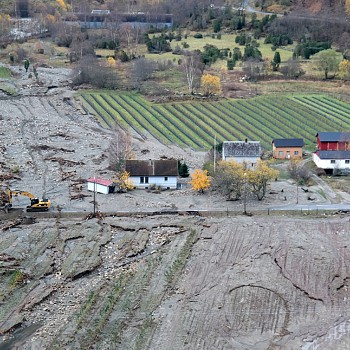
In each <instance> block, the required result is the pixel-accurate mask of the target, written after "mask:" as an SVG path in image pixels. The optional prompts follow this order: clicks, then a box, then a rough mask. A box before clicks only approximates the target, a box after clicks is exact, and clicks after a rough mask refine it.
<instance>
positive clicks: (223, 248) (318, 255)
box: [150, 219, 350, 350]
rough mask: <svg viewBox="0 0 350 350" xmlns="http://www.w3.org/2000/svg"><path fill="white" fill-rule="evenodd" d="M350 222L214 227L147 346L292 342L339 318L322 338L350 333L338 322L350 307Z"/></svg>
mask: <svg viewBox="0 0 350 350" xmlns="http://www.w3.org/2000/svg"><path fill="white" fill-rule="evenodd" d="M254 220H257V219H254ZM258 221H259V220H258ZM213 226H214V225H213ZM349 226H350V224H349V223H348V222H345V223H344V222H343V223H342V224H339V223H329V222H326V221H323V222H320V223H319V224H318V225H317V227H318V228H319V231H317V229H316V230H315V223H305V222H294V221H288V230H287V231H286V223H285V222H283V221H282V222H280V223H278V224H275V223H274V224H273V225H271V226H269V225H265V224H261V223H260V224H259V222H257V223H253V224H252V223H251V224H250V225H235V224H233V225H231V226H227V225H226V227H221V226H219V225H218V226H217V227H216V228H215V229H213V227H211V229H210V230H209V231H210V233H208V231H207V232H206V234H205V235H202V239H201V240H200V241H199V242H198V244H197V247H196V249H195V250H194V256H195V257H196V258H194V259H195V260H194V261H191V262H190V263H189V266H188V268H187V270H188V273H187V274H186V277H184V280H183V281H182V283H181V285H180V286H179V289H180V290H182V289H183V290H184V297H183V298H182V299H181V300H180V301H178V303H177V304H175V307H173V310H169V309H168V310H166V311H164V312H163V318H164V319H163V322H162V325H161V326H159V328H158V329H157V336H154V339H157V341H154V342H153V343H152V346H151V347H150V349H158V348H161V349H164V350H170V349H175V348H181V349H188V350H189V349H191V350H192V349H222V350H223V349H235V350H236V349H237V350H243V349H268V348H269V349H270V348H271V349H272V348H275V347H276V348H286V349H287V348H288V349H294V348H297V347H296V345H295V344H296V343H295V341H296V339H298V341H299V342H301V343H302V340H303V339H305V338H308V337H310V336H312V337H316V338H317V336H322V335H324V334H327V332H328V330H329V329H330V328H331V327H333V325H336V324H339V327H336V326H334V327H333V328H332V329H331V330H329V332H328V334H327V339H328V340H327V339H326V340H325V339H323V340H320V341H319V343H321V342H322V341H326V343H327V341H329V339H330V338H332V339H334V338H336V336H337V334H336V332H339V336H343V335H346V336H349V337H350V334H349V335H347V333H350V332H349V331H348V328H349V327H348V325H346V326H344V325H343V324H342V325H341V324H340V323H339V317H340V316H339V315H341V314H343V312H344V311H345V310H349V306H350V305H349V304H350V301H348V298H347V291H348V290H349V289H348V288H350V278H349V276H350V271H349V261H350V251H349V249H348V248H347V246H348V243H347V242H348V240H347V237H346V232H349V231H350V230H349V229H350V227H349ZM320 231H321V233H320ZM310 233H311V234H310ZM334 236H336V237H334ZM344 250H345V251H344ZM276 259H277V261H276ZM345 312H346V311H345ZM347 313H348V316H350V313H349V312H347ZM343 319H344V318H343ZM349 319H350V318H349ZM320 320H322V322H319V321H320ZM311 339H312V338H311ZM293 342H294V345H291V346H290V345H289V344H293ZM319 343H318V342H317V341H315V342H314V343H313V344H319ZM327 344H328V343H327ZM287 345H288V346H289V347H287ZM293 346H294V347H293ZM310 346H311V345H310ZM305 349H306V348H305Z"/></svg>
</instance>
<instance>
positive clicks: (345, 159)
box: [313, 150, 350, 175]
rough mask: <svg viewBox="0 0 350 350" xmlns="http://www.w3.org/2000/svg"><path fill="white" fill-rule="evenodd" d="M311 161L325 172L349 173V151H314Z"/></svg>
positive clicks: (335, 173)
mask: <svg viewBox="0 0 350 350" xmlns="http://www.w3.org/2000/svg"><path fill="white" fill-rule="evenodd" d="M313 161H314V162H315V164H316V166H317V167H318V168H321V169H324V170H325V172H326V173H327V174H333V175H337V174H340V173H345V174H349V173H350V151H320V150H318V151H316V152H315V153H314V154H313Z"/></svg>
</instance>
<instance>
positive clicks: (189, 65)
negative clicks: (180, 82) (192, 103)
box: [181, 51, 204, 94]
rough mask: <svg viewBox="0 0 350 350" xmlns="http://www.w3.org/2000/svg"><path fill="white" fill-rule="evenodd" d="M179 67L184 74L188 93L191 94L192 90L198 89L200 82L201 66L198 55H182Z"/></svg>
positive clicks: (186, 53) (193, 53) (192, 53)
mask: <svg viewBox="0 0 350 350" xmlns="http://www.w3.org/2000/svg"><path fill="white" fill-rule="evenodd" d="M181 66H182V68H183V71H184V73H185V77H186V82H187V87H188V92H189V93H190V94H193V90H194V89H195V88H196V87H199V85H200V80H201V77H202V74H203V68H204V67H203V64H202V61H201V58H200V55H199V54H198V53H196V52H188V51H186V52H185V53H184V57H183V59H182V63H181Z"/></svg>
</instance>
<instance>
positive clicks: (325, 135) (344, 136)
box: [316, 131, 350, 142]
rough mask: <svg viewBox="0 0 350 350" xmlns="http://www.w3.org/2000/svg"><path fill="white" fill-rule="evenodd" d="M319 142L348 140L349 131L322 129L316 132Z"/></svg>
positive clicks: (349, 138)
mask: <svg viewBox="0 0 350 350" xmlns="http://www.w3.org/2000/svg"><path fill="white" fill-rule="evenodd" d="M317 136H318V137H319V138H320V141H321V142H338V141H350V132H348V131H322V132H319V133H317V134H316V137H317Z"/></svg>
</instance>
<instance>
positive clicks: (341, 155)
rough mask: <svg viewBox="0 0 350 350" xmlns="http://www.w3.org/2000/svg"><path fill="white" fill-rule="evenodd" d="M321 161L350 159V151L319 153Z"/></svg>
mask: <svg viewBox="0 0 350 350" xmlns="http://www.w3.org/2000/svg"><path fill="white" fill-rule="evenodd" d="M316 154H317V155H318V157H319V158H320V159H350V151H317V152H316Z"/></svg>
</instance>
